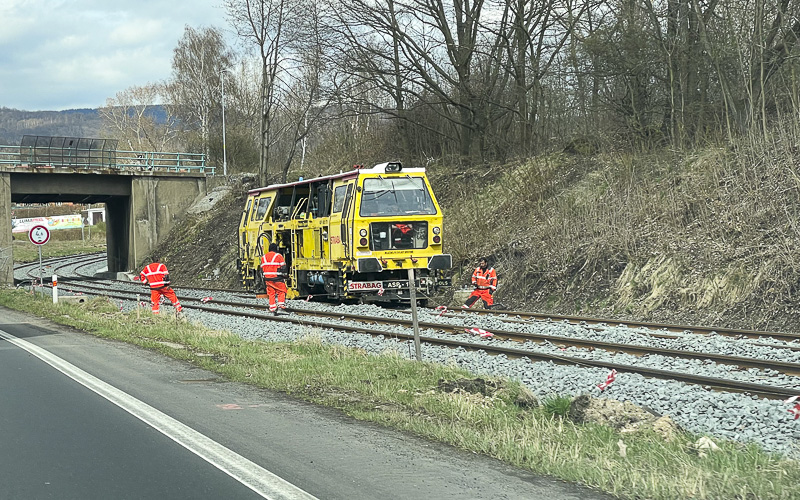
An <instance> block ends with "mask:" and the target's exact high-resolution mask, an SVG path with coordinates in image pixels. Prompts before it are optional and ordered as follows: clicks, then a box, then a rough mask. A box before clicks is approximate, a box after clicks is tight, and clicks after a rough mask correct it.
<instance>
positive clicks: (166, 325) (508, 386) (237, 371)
mask: <svg viewBox="0 0 800 500" xmlns="http://www.w3.org/2000/svg"><path fill="white" fill-rule="evenodd" d="M0 305H2V306H6V307H9V308H12V309H17V310H21V311H25V312H29V313H32V314H35V315H37V316H42V317H45V318H49V319H51V320H53V321H55V322H57V323H61V324H65V325H70V326H73V327H76V328H79V329H81V330H84V331H87V332H89V333H91V334H94V335H97V336H100V337H104V338H109V339H115V340H119V341H124V342H129V343H132V344H136V345H140V346H142V347H145V348H148V349H152V350H156V351H159V352H162V353H164V354H167V355H169V356H172V357H174V358H177V359H182V360H186V361H189V362H191V363H193V364H195V365H197V366H200V367H203V368H205V369H208V370H210V371H213V372H216V373H218V374H220V375H222V376H224V377H226V378H228V379H230V380H233V381H238V382H245V383H248V384H253V385H256V386H259V387H264V388H267V389H271V390H275V391H281V392H285V393H288V394H292V395H294V396H296V397H299V398H302V399H305V400H308V401H312V402H315V403H318V404H322V405H326V406H330V407H334V408H338V409H340V410H341V411H343V412H344V413H346V414H348V415H351V416H353V417H355V418H358V419H362V420H368V421H372V422H377V423H380V424H382V425H386V426H389V427H392V428H396V429H400V430H404V431H407V432H411V433H414V434H417V435H419V436H423V437H425V438H428V439H431V440H435V441H440V442H443V443H448V444H451V445H454V446H457V447H459V448H462V449H465V450H469V451H473V452H476V453H482V454H486V455H489V456H492V457H496V458H498V459H500V460H503V461H505V462H507V463H509V464H512V465H515V466H517V467H521V468H524V469H528V470H530V471H532V472H535V473H541V474H547V475H551V476H555V477H558V478H561V479H565V480H568V481H576V482H580V483H584V484H587V485H589V486H591V487H593V488H597V489H599V490H603V491H606V492H609V493H611V494H614V495H617V496H619V497H620V498H649V499H671V498H681V499H683V498H697V499H718V498H732V499H733V498H741V499H751V498H752V499H755V498H758V499H789V498H798V494H797V485H798V484H800V465H799V464H798V462H796V461H791V460H786V459H784V458H782V457H780V456H776V455H773V454H769V453H765V452H763V451H762V450H760V449H759V448H758V447H755V446H742V445H739V444H736V443H730V442H719V443H717V444H718V445H719V447H720V449H719V450H718V451H716V452H712V453H709V454H705V455H703V454H700V453H697V452H696V451H694V449H693V447H692V446H691V445H692V443H693V442H694V441H695V440H696V439H697V437H698V436H693V435H690V434H680V435H679V436H678V437H676V438H675V439H673V440H671V441H665V440H664V439H663V438H661V437H660V436H658V435H656V434H655V433H653V432H652V431H638V432H634V433H627V434H622V433H619V432H617V431H615V430H614V429H611V428H608V427H603V426H598V425H577V424H574V423H572V422H571V421H569V420H568V419H566V418H563V416H562V415H563V414H565V412H566V400H567V398H564V397H560V396H553V397H551V398H548V399H547V400H546V401H545V403H544V404H543V406H540V407H537V408H533V409H531V408H526V407H525V406H524V405H518V404H516V401H517V399H516V397H517V395H518V394H519V392H520V386H519V385H518V384H516V383H515V382H512V381H503V380H493V381H489V382H487V383H486V384H485V385H486V387H490V388H491V389H492V390H491V391H482V392H478V391H476V392H468V391H466V390H463V389H452V387H453V384H450V385H448V382H454V381H461V380H463V379H469V378H475V377H474V375H472V374H470V373H467V372H465V371H464V370H461V369H458V368H456V367H451V366H441V365H436V364H429V363H418V362H414V361H409V360H406V359H404V358H402V357H401V356H400V355H399V354H398V353H397V352H395V351H392V350H387V351H386V352H384V353H382V354H381V355H378V356H372V355H367V353H366V352H364V351H362V350H358V349H352V348H346V347H340V346H331V345H326V344H325V343H324V342H323V339H322V337H321V335H320V332H318V331H316V330H314V329H313V328H309V330H308V333H307V335H306V336H305V337H304V338H303V339H301V340H300V341H297V342H292V343H286V342H275V343H269V342H261V341H249V340H244V339H242V338H240V337H238V336H237V335H234V334H232V333H230V332H225V331H215V330H210V329H207V328H205V327H203V326H202V325H199V324H196V323H192V322H184V321H179V320H177V319H176V318H174V317H172V316H170V315H163V316H153V315H151V314H150V313H149V311H147V310H146V309H142V310H140V311H138V312H131V313H127V314H123V313H122V312H120V311H119V308H118V307H117V306H116V305H115V304H114V303H112V302H110V301H108V300H105V299H93V300H91V301H89V302H86V303H84V304H59V305H53V304H52V303H51V302H50V299H49V298H46V299H43V298H41V297H34V296H33V295H31V294H29V293H26V292H24V291H21V290H14V291H11V290H7V291H6V290H4V291H0ZM188 314H189V315H191V311H189V312H188ZM447 387H449V388H447ZM620 443H621V444H622V445H624V446H622V445H621V444H620ZM623 448H624V450H625V451H624V452H622V450H623Z"/></svg>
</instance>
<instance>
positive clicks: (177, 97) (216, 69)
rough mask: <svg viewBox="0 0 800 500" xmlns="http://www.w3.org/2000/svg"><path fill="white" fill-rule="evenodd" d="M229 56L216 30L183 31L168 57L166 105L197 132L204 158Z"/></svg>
mask: <svg viewBox="0 0 800 500" xmlns="http://www.w3.org/2000/svg"><path fill="white" fill-rule="evenodd" d="M231 59H232V54H231V51H230V49H228V48H227V46H226V44H225V40H224V37H223V35H222V32H221V31H220V30H218V29H216V28H202V29H200V30H195V29H194V28H191V27H189V26H186V28H185V29H184V33H183V37H182V38H181V39H180V40H179V41H178V46H177V47H176V48H175V49H174V53H173V57H172V79H171V80H170V82H169V85H168V86H167V91H168V94H169V96H170V102H171V103H172V105H173V106H175V109H176V112H177V113H178V114H179V117H180V118H181V122H182V123H183V124H184V125H188V126H190V127H192V128H195V129H196V130H198V131H199V134H200V147H201V148H202V150H203V152H204V153H205V154H206V155H208V154H209V149H210V134H211V123H212V120H213V117H216V116H219V115H220V114H221V113H220V104H221V96H220V91H221V81H220V78H221V73H222V72H223V71H225V70H227V69H228V68H230V66H231Z"/></svg>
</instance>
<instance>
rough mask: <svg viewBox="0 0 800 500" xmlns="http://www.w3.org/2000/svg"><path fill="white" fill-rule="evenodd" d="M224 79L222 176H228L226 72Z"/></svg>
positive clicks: (221, 73)
mask: <svg viewBox="0 0 800 500" xmlns="http://www.w3.org/2000/svg"><path fill="white" fill-rule="evenodd" d="M220 76H221V77H222V175H224V176H227V175H228V152H227V151H226V147H225V146H226V144H225V70H222V71H221V72H220Z"/></svg>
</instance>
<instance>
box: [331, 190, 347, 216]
mask: <svg viewBox="0 0 800 500" xmlns="http://www.w3.org/2000/svg"><path fill="white" fill-rule="evenodd" d="M346 193H347V186H346V185H345V186H339V187H337V188H336V189H335V190H334V191H333V213H335V214H338V213H340V212H341V211H342V208H344V198H345V194H346Z"/></svg>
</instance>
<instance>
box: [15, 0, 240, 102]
mask: <svg viewBox="0 0 800 500" xmlns="http://www.w3.org/2000/svg"><path fill="white" fill-rule="evenodd" d="M221 4H222V0H0V107H6V108H14V109H19V110H26V111H61V110H65V109H75V108H98V107H100V106H104V105H105V103H106V99H108V98H109V97H114V96H115V95H116V94H117V92H120V91H123V90H125V89H127V88H130V87H133V86H141V85H146V84H148V83H155V82H159V81H163V80H166V79H167V78H168V77H169V76H170V73H171V72H172V68H171V61H172V51H173V49H174V48H175V47H176V46H177V44H178V40H179V39H180V38H181V36H182V35H183V31H184V28H185V26H187V25H188V26H191V27H193V28H195V29H198V28H203V27H216V28H220V29H223V30H227V28H228V25H227V23H226V21H225V13H224V10H223V9H222V8H221Z"/></svg>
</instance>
